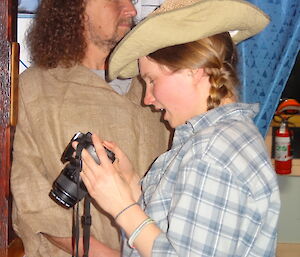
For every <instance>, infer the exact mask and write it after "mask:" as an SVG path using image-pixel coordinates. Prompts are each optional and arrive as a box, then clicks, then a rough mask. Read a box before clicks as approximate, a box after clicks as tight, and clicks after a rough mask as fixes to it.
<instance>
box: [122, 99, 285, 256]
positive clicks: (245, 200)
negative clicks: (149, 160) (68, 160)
mask: <svg viewBox="0 0 300 257" xmlns="http://www.w3.org/2000/svg"><path fill="white" fill-rule="evenodd" d="M257 109H258V105H250V104H243V103H234V104H227V105H224V106H221V107H218V108H215V109H213V110H211V111H209V112H207V113H205V114H203V115H201V116H198V117H195V118H193V119H192V120H190V121H188V122H186V124H184V125H182V126H180V127H178V128H176V131H175V135H174V139H173V145H172V148H171V150H170V151H168V152H166V153H164V154H163V155H161V156H160V157H159V158H158V159H157V160H156V161H155V163H154V164H153V165H152V168H151V169H150V171H149V172H148V173H147V175H146V176H145V177H144V178H143V180H142V191H143V195H142V197H141V199H140V203H141V206H142V208H143V209H144V210H145V212H146V213H147V214H148V215H149V216H150V217H151V218H152V219H154V220H155V222H156V224H157V225H158V226H159V227H160V229H161V230H162V232H163V233H161V234H160V235H159V236H158V237H157V238H156V240H155V241H154V244H153V248H152V256H153V257H154V256H155V257H156V256H157V257H169V256H182V257H191V256H197V257H200V256H210V257H211V256H215V257H217V256H218V257H243V256H253V257H254V256H255V257H267V256H268V257H269V256H272V257H273V256H275V249H276V239H277V221H278V216H279V209H280V197H279V191H278V184H277V178H276V174H275V172H274V170H273V168H272V166H271V163H270V160H269V157H268V154H267V152H266V149H265V145H264V140H263V138H262V137H261V135H260V133H259V131H258V130H257V128H256V126H255V125H254V124H253V121H252V119H253V117H254V116H255V115H256V113H257ZM124 240H125V241H124V244H123V256H139V254H138V252H137V251H136V250H135V249H131V248H129V247H128V245H127V241H126V238H125V239H124Z"/></svg>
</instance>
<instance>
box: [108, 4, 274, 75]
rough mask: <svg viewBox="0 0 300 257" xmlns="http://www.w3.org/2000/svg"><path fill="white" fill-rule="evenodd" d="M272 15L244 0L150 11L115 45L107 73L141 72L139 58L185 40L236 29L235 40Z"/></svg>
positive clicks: (251, 32) (258, 28) (252, 32)
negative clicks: (162, 11)
mask: <svg viewBox="0 0 300 257" xmlns="http://www.w3.org/2000/svg"><path fill="white" fill-rule="evenodd" d="M268 23H269V17H268V16H267V15H266V14H265V13H264V12H262V11H261V10H260V9H258V8H257V7H256V6H254V5H252V4H250V3H248V2H245V1H241V0H200V1H199V2H196V3H195V4H192V5H189V6H185V7H183V8H180V9H174V10H171V11H167V12H164V13H158V14H155V15H150V16H148V17H147V18H145V19H144V20H143V21H141V22H140V23H139V24H138V25H136V26H135V27H134V28H133V29H132V30H131V31H130V32H129V33H128V34H127V35H126V36H125V37H124V38H123V39H122V40H121V41H120V42H119V44H118V45H117V46H116V48H115V49H114V51H113V52H112V54H111V55H110V59H109V69H108V76H109V78H110V79H115V78H117V77H121V78H132V77H134V76H136V75H138V73H139V70H138V63H137V60H138V58H140V57H143V56H147V55H148V54H150V53H152V52H155V51H156V50H158V49H161V48H164V47H168V46H172V45H178V44H183V43H187V42H192V41H196V40H199V39H201V38H205V37H209V36H212V35H215V34H219V33H222V32H226V31H237V33H235V34H234V35H233V36H232V39H233V41H234V42H235V43H238V42H240V41H242V40H245V39H247V38H249V37H251V36H253V35H255V34H257V33H259V32H260V31H261V30H263V29H264V28H265V27H266V26H267V25H268Z"/></svg>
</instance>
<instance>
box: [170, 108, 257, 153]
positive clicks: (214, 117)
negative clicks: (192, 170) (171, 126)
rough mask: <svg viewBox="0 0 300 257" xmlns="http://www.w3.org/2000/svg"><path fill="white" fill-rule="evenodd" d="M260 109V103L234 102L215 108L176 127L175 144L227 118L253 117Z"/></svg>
mask: <svg viewBox="0 0 300 257" xmlns="http://www.w3.org/2000/svg"><path fill="white" fill-rule="evenodd" d="M258 111H259V104H257V103H256V104H247V103H232V104H225V105H222V106H220V107H217V108H214V109H212V110H210V111H208V112H205V113H203V114H201V115H198V116H196V117H194V118H192V119H190V120H189V121H187V122H185V124H183V125H181V126H179V127H177V128H176V129H175V134H174V138H173V146H172V148H174V147H177V146H178V145H182V144H183V143H184V142H186V140H187V138H189V137H190V136H192V135H194V134H196V133H198V132H199V131H200V130H202V129H204V128H207V127H210V126H213V125H215V124H217V123H218V122H221V121H224V120H226V119H238V120H242V119H248V120H249V119H251V120H252V119H253V118H254V117H255V116H256V115H257V113H258Z"/></svg>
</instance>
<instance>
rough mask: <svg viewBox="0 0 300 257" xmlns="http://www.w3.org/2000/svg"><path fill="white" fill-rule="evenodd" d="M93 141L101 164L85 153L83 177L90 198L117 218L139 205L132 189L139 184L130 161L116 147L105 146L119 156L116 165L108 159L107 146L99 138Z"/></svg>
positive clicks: (108, 143)
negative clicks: (129, 207) (124, 211)
mask: <svg viewBox="0 0 300 257" xmlns="http://www.w3.org/2000/svg"><path fill="white" fill-rule="evenodd" d="M92 139H93V143H94V146H95V149H96V153H97V155H98V157H99V159H100V161H101V164H100V165H98V164H97V163H96V162H95V161H94V159H93V158H92V156H91V155H90V154H89V153H88V152H87V151H86V150H85V149H84V150H83V151H82V172H81V173H80V175H81V178H82V180H83V182H84V184H85V186H86V187H87V189H88V191H89V194H90V195H91V196H92V197H93V198H94V199H95V200H96V201H97V203H98V204H99V205H100V206H101V207H102V208H103V209H104V210H105V211H107V212H108V213H110V214H111V215H112V216H115V215H116V214H117V213H118V212H119V211H120V210H122V209H123V208H125V207H126V206H128V205H129V204H131V203H133V202H135V201H136V194H137V193H136V192H133V187H132V185H131V184H134V183H135V182H136V176H135V175H134V171H133V169H132V165H131V163H130V161H129V160H128V158H127V157H126V155H125V154H124V153H123V152H122V151H121V150H120V149H119V148H118V147H117V146H116V145H115V144H113V143H110V142H106V143H105V145H106V147H107V148H109V149H110V150H112V151H113V152H114V153H115V157H116V160H115V163H113V164H112V163H111V160H110V159H109V158H108V157H107V154H106V151H105V149H104V147H103V142H101V141H100V139H99V138H98V137H97V136H95V135H93V137H92ZM121 169H122V170H121ZM135 190H136V189H135Z"/></svg>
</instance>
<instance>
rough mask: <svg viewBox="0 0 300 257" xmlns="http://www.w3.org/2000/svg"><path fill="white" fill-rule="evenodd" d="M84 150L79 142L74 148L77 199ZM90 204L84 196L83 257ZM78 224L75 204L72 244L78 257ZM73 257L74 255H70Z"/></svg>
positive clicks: (89, 223)
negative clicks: (73, 243)
mask: <svg viewBox="0 0 300 257" xmlns="http://www.w3.org/2000/svg"><path fill="white" fill-rule="evenodd" d="M83 148H84V145H83V144H82V143H81V142H79V143H78V145H77V147H76V155H75V164H76V170H75V180H76V183H77V199H79V184H80V183H79V178H80V175H79V174H80V172H81V170H82V160H81V152H82V150H83ZM90 202H91V198H90V196H89V194H87V195H86V196H85V199H84V214H83V216H82V220H81V221H82V225H83V247H84V248H83V249H84V255H83V257H88V252H89V243H90V226H91V224H92V217H91V215H90ZM79 226H80V223H79V203H77V204H76V205H75V206H74V207H73V229H72V234H73V242H75V256H76V257H78V256H79V253H78V252H79V251H78V246H79V237H80V228H79ZM72 257H74V255H72Z"/></svg>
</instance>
